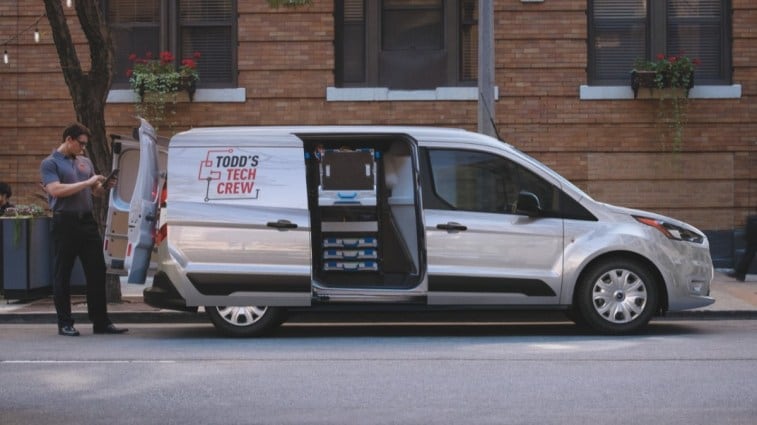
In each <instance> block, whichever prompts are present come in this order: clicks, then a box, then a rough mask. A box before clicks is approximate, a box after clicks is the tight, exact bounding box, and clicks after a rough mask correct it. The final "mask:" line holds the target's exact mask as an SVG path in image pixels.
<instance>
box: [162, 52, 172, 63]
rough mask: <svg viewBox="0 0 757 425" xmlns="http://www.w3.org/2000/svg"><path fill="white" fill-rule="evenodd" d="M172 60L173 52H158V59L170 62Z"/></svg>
mask: <svg viewBox="0 0 757 425" xmlns="http://www.w3.org/2000/svg"><path fill="white" fill-rule="evenodd" d="M173 60H174V56H173V53H171V52H168V51H166V52H160V61H161V62H162V63H171V62H173Z"/></svg>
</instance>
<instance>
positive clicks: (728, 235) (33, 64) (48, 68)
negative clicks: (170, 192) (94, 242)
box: [0, 0, 757, 266]
mask: <svg viewBox="0 0 757 425" xmlns="http://www.w3.org/2000/svg"><path fill="white" fill-rule="evenodd" d="M337 3H338V2H335V1H320V0H315V1H314V4H313V5H311V6H306V7H302V8H296V9H290V8H281V9H271V8H270V7H268V5H267V4H266V3H265V2H264V1H262V0H261V1H254V2H253V1H238V2H236V3H235V6H236V12H237V13H238V20H237V23H236V42H237V49H236V67H237V71H238V73H237V77H236V87H232V88H230V89H228V90H226V91H219V90H214V89H210V88H202V87H201V88H200V90H199V91H198V92H197V96H196V99H195V101H194V102H192V103H188V102H183V103H180V104H179V105H178V106H177V115H176V116H177V121H176V127H175V130H179V129H182V128H187V127H189V126H219V125H279V124H281V125H289V124H419V125H435V126H447V127H462V128H467V129H471V130H475V128H476V122H477V115H476V114H477V102H476V96H475V92H474V95H473V96H472V97H471V96H469V95H465V96H462V99H463V100H457V99H461V97H459V96H458V97H456V96H457V93H458V92H456V91H454V90H453V92H454V93H455V95H453V96H451V97H445V96H443V95H442V96H437V94H438V91H436V92H434V91H424V92H421V93H408V92H403V91H391V90H390V91H388V92H381V93H379V95H376V93H375V92H372V93H369V95H368V97H361V96H363V95H365V92H361V91H360V90H352V91H350V90H344V88H341V87H337V82H336V81H335V68H336V63H337V60H338V58H337V53H335V37H336V36H335V19H337V18H336V17H335V16H337V15H335V12H336V10H335V9H336V7H337V6H336V4H337ZM589 3H590V2H588V1H586V0H559V1H556V0H544V1H541V2H527V1H521V0H495V1H494V9H495V14H494V38H495V49H494V50H495V52H494V54H495V74H496V75H495V82H496V86H497V88H498V100H497V102H496V114H495V115H496V118H495V121H496V124H497V126H498V129H499V133H500V135H501V137H502V138H503V139H504V140H506V141H507V142H508V143H511V144H513V145H514V146H516V147H518V148H519V149H521V150H523V151H526V152H528V153H529V154H531V155H533V156H535V157H536V158H538V159H540V160H541V161H543V162H545V163H546V164H547V165H549V166H550V167H552V168H554V169H555V170H556V171H558V172H559V173H561V174H563V175H565V176H566V177H567V178H569V179H570V180H572V181H573V182H575V183H576V184H577V185H578V186H579V187H581V188H583V189H585V190H586V191H587V192H588V193H589V194H590V195H592V196H593V197H594V198H596V199H598V200H602V201H606V202H609V203H614V204H619V205H624V206H629V207H635V208H642V209H646V210H651V211H655V212H659V213H662V214H667V215H671V216H674V217H676V218H680V219H682V220H685V221H688V222H690V223H692V224H694V225H696V226H698V227H699V228H701V229H703V230H705V231H707V233H708V234H709V235H710V236H711V238H712V242H713V254H714V257H715V259H716V264H719V265H721V266H727V265H728V264H727V262H728V261H729V258H730V255H732V250H733V243H734V238H733V234H734V230H737V229H739V228H741V227H743V225H744V220H745V217H746V215H747V214H748V213H749V212H752V213H754V212H755V210H757V166H756V165H755V164H757V119H755V117H757V97H756V96H757V33H755V31H754V30H753V28H755V27H757V4H756V3H755V2H753V1H750V0H731V1H728V2H727V3H728V7H729V9H730V12H731V15H730V33H731V35H732V39H731V47H730V49H731V52H730V53H731V62H732V69H733V72H732V81H731V83H732V84H730V85H728V86H726V87H723V90H714V91H712V90H709V91H708V90H699V91H698V87H697V86H695V88H694V89H693V90H692V96H691V97H692V98H691V99H690V102H689V112H688V123H687V125H686V127H685V131H684V136H683V147H682V150H681V151H680V152H675V153H672V152H671V151H670V146H669V145H666V144H665V143H663V142H662V141H661V138H660V132H661V129H660V124H659V122H658V117H657V104H658V102H657V101H656V100H640V99H633V97H632V96H629V93H630V92H629V90H630V89H629V88H628V87H621V88H620V89H619V90H620V91H619V92H617V91H616V92H612V91H611V92H610V93H609V94H608V92H607V91H605V90H602V89H601V88H598V87H592V86H590V85H589V84H588V77H587V68H588V65H589V60H590V59H589V53H588V52H587V50H588V49H587V45H588V43H589V36H590V35H589V29H588V25H587V19H588V18H587V16H589V13H590V11H589V6H588V4H589ZM43 13H44V9H43V5H42V3H41V2H39V1H32V0H9V1H3V2H2V3H1V4H0V42H3V41H5V40H11V39H13V40H12V41H10V42H7V43H6V44H5V45H4V46H2V48H3V49H4V50H7V51H8V53H9V56H10V63H8V64H2V63H0V137H2V140H3V142H2V143H0V180H3V181H6V182H9V183H10V184H11V185H12V186H13V188H14V197H13V201H14V202H15V203H41V201H40V200H39V199H38V197H36V196H35V194H36V195H39V194H41V190H40V188H39V186H38V184H37V181H38V180H39V176H38V165H39V162H40V160H41V159H42V158H43V157H44V156H45V155H47V154H48V153H49V152H50V151H51V150H52V149H54V148H55V147H56V146H57V145H58V142H59V137H60V133H61V131H62V128H63V126H64V125H65V124H66V123H68V122H70V121H72V120H73V119H74V113H73V108H72V105H71V100H70V97H69V94H68V89H67V87H66V85H65V83H64V81H63V77H62V75H61V72H60V68H59V67H60V64H59V61H58V58H57V54H56V51H55V47H54V45H53V43H52V40H51V36H50V31H49V26H48V25H47V21H46V19H44V18H43V19H41V20H40V21H39V24H38V28H39V29H40V32H41V34H42V41H41V42H40V43H38V44H35V43H34V41H33V40H32V37H31V34H32V32H33V29H32V30H29V26H30V25H33V24H34V23H35V21H36V20H38V19H39V17H40V16H41V15H42V14H43ZM67 14H68V15H70V18H69V23H70V27H71V29H72V31H73V33H74V35H75V38H76V40H78V42H79V44H78V45H77V48H78V49H79V50H78V55H79V56H80V59H81V61H82V63H86V62H87V60H88V52H87V46H86V44H85V43H84V42H83V40H84V39H83V36H82V34H81V32H80V30H79V28H78V24H77V22H76V18H75V14H74V12H73V9H67ZM457 89H459V87H458V88H457ZM616 89H617V88H616ZM463 90H464V88H463ZM356 93H357V95H356ZM382 93H383V94H382ZM387 93H388V94H387ZM465 93H469V92H465ZM612 93H620V94H612ZM713 93H714V94H713ZM724 93H725V94H724ZM382 96H383V97H382ZM435 96H436V97H435ZM132 98H133V96H132V94H131V92H130V91H129V90H128V89H123V90H119V89H117V88H115V87H114V90H113V91H112V92H111V97H110V101H109V104H108V106H107V109H106V121H107V123H108V132H109V133H125V134H129V133H130V131H131V130H130V129H131V127H133V126H134V125H135V120H134V119H133V115H134V105H133V103H131V99H132ZM392 99H399V100H392ZM450 99H455V100H450ZM718 259H721V261H719V260H718Z"/></svg>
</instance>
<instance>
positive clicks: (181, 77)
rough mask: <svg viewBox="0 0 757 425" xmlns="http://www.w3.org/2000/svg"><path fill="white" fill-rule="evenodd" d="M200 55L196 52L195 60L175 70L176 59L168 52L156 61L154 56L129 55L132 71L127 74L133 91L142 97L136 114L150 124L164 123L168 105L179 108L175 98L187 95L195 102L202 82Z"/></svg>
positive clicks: (137, 105)
mask: <svg viewBox="0 0 757 425" xmlns="http://www.w3.org/2000/svg"><path fill="white" fill-rule="evenodd" d="M200 57H201V54H200V52H195V53H194V54H193V55H192V58H186V59H182V60H181V64H180V65H179V66H178V67H177V66H176V58H175V57H174V55H173V53H171V52H169V51H164V52H161V53H160V55H159V57H158V58H157V59H156V58H154V57H153V54H152V52H147V53H146V54H145V56H144V57H139V56H137V54H136V53H132V54H131V55H129V61H130V62H131V63H132V67H131V68H129V69H127V70H126V76H127V77H129V84H130V85H131V89H132V90H133V91H134V92H135V93H136V94H137V95H138V96H139V99H138V101H137V104H136V109H137V114H138V115H139V116H142V117H144V118H146V119H148V120H150V121H151V122H154V123H161V122H164V121H165V115H166V113H167V111H166V105H168V104H176V101H177V96H176V94H177V93H178V92H180V91H186V92H187V94H188V95H189V100H190V101H192V100H193V98H194V93H195V90H196V88H197V82H198V81H199V80H200V74H199V72H198V70H197V61H198V60H199V59H200Z"/></svg>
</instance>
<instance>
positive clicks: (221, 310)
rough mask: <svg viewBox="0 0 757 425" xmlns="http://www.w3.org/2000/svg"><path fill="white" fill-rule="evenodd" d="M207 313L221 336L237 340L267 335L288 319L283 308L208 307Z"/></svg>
mask: <svg viewBox="0 0 757 425" xmlns="http://www.w3.org/2000/svg"><path fill="white" fill-rule="evenodd" d="M205 312H207V313H208V317H210V321H211V322H213V325H214V326H215V327H216V329H217V330H218V331H219V332H220V333H221V334H223V335H225V336H230V337H235V338H246V337H255V336H264V335H267V334H268V333H270V332H271V331H273V330H274V329H276V328H277V327H278V326H279V325H281V324H282V323H283V322H284V319H285V317H286V311H285V310H284V309H283V308H280V307H268V306H243V307H241V306H231V307H226V306H216V307H210V306H208V307H205Z"/></svg>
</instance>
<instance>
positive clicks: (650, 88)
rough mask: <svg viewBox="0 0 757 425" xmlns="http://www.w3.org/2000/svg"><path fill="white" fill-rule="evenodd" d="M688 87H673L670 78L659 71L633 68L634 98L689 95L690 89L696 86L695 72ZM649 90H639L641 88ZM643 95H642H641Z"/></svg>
mask: <svg viewBox="0 0 757 425" xmlns="http://www.w3.org/2000/svg"><path fill="white" fill-rule="evenodd" d="M688 81H689V84H688V86H687V87H673V85H672V84H671V81H670V78H666V77H665V76H664V75H663V76H662V77H660V78H658V76H657V71H640V70H636V69H634V70H631V89H633V98H634V99H639V98H641V99H659V98H661V97H688V96H689V90H690V89H691V88H692V87H694V73H693V72H692V73H691V74H690V75H689V78H688ZM642 88H644V89H647V90H641V91H640V90H639V89H642ZM640 95H641V96H640Z"/></svg>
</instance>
